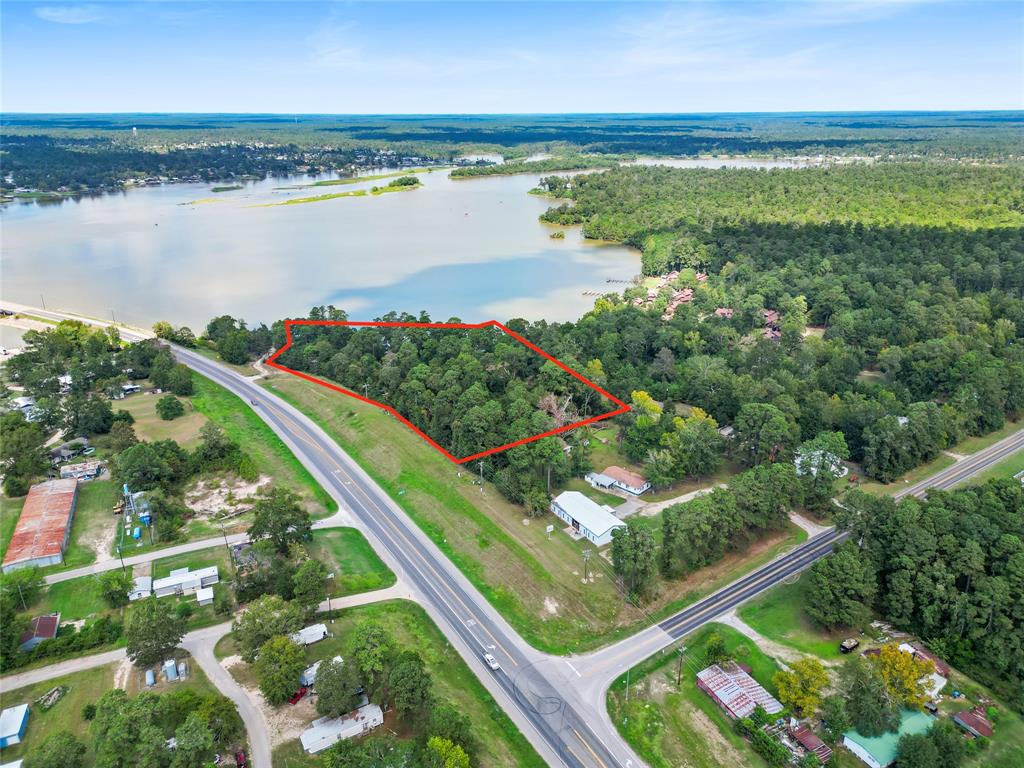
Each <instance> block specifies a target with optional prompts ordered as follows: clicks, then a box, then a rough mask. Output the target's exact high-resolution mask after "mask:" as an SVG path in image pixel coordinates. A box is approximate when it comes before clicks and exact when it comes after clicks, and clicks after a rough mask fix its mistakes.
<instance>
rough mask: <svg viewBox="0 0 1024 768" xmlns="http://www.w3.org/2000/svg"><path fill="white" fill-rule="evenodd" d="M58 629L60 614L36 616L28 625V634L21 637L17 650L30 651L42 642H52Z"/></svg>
mask: <svg viewBox="0 0 1024 768" xmlns="http://www.w3.org/2000/svg"><path fill="white" fill-rule="evenodd" d="M59 628H60V614H59V613H49V614H47V615H46V616H36V617H35V618H34V619H32V623H31V624H30V625H29V629H28V632H26V633H25V634H23V635H22V636H21V639H20V641H19V645H18V648H19V649H20V650H22V651H31V650H32V649H33V648H35V647H36V646H37V645H39V644H40V643H41V642H43V641H44V640H53V638H55V637H56V636H57V630H58V629H59Z"/></svg>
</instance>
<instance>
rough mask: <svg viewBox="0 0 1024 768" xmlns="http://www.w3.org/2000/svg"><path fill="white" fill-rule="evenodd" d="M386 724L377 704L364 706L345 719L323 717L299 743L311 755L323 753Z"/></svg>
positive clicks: (303, 735)
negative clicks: (343, 740) (331, 747)
mask: <svg viewBox="0 0 1024 768" xmlns="http://www.w3.org/2000/svg"><path fill="white" fill-rule="evenodd" d="M383 724H384V713H383V712H382V711H381V708H380V707H378V706H377V705H376V704H364V705H363V706H361V707H360V708H359V709H357V710H356V711H355V712H352V713H350V714H348V715H347V716H345V717H321V718H318V719H317V720H314V721H313V722H312V724H311V725H310V727H309V728H308V729H307V730H305V731H303V732H302V735H301V736H299V741H301V742H302V748H303V749H304V750H306V751H307V752H308V753H309V754H311V755H315V754H316V753H317V752H322V751H323V750H325V749H327V748H328V747H330V746H333V745H334V744H337V743H338V742H339V741H341V740H342V739H351V738H352V737H354V736H362V735H363V734H364V733H369V732H370V731H372V730H373V729H374V728H376V727H377V726H379V725H383Z"/></svg>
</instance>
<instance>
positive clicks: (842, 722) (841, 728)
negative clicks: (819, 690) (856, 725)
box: [821, 695, 853, 744]
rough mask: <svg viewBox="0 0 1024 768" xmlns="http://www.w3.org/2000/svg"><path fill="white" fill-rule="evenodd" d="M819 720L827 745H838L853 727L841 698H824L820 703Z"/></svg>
mask: <svg viewBox="0 0 1024 768" xmlns="http://www.w3.org/2000/svg"><path fill="white" fill-rule="evenodd" d="M821 719H822V722H823V723H824V733H825V740H826V741H828V743H829V744H838V743H839V742H840V741H842V739H843V734H844V733H846V732H847V731H848V730H850V727H851V726H852V725H853V724H852V723H851V722H850V716H849V715H848V714H847V712H846V702H845V701H844V700H843V697H842V696H838V695H832V696H826V697H825V698H824V699H822V701H821Z"/></svg>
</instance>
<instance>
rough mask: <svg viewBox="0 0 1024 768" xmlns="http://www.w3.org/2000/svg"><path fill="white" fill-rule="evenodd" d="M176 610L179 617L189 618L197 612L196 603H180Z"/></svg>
mask: <svg viewBox="0 0 1024 768" xmlns="http://www.w3.org/2000/svg"><path fill="white" fill-rule="evenodd" d="M174 612H175V613H176V614H177V615H178V618H179V619H185V620H188V619H189V618H191V616H192V614H194V613H195V612H196V607H195V603H192V602H182V603H178V605H177V607H175V609H174Z"/></svg>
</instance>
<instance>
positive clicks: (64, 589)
mask: <svg viewBox="0 0 1024 768" xmlns="http://www.w3.org/2000/svg"><path fill="white" fill-rule="evenodd" d="M108 610H109V608H108V606H107V604H106V602H105V601H104V600H103V597H102V596H101V595H100V589H99V579H98V577H96V576H83V577H82V578H80V579H71V580H70V581H61V582H58V583H56V584H51V585H50V587H49V588H48V589H47V590H46V594H45V595H43V598H42V600H40V602H39V605H38V606H36V607H35V608H34V609H33V611H32V613H33V615H35V614H43V613H59V614H60V620H61V621H79V620H81V619H87V618H89V617H90V616H93V615H97V614H101V613H106V612H108ZM90 652H91V651H90Z"/></svg>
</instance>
